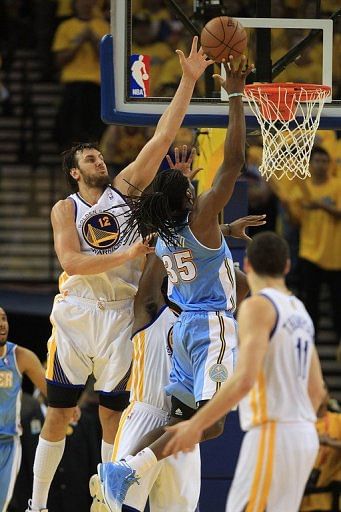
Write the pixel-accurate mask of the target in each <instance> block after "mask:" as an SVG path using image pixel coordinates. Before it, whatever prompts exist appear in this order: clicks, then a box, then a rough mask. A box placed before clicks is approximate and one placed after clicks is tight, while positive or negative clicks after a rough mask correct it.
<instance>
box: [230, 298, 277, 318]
mask: <svg viewBox="0 0 341 512" xmlns="http://www.w3.org/2000/svg"><path fill="white" fill-rule="evenodd" d="M241 315H242V316H244V315H247V316H252V317H254V318H255V319H260V318H262V319H265V318H268V317H272V316H276V315H277V308H276V306H275V304H274V302H273V301H272V300H271V299H270V298H269V297H267V296H266V295H260V294H255V295H251V297H248V298H247V299H244V300H243V301H242V303H241V305H240V306H239V310H238V316H239V317H240V316H241Z"/></svg>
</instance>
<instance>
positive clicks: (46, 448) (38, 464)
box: [31, 437, 65, 510]
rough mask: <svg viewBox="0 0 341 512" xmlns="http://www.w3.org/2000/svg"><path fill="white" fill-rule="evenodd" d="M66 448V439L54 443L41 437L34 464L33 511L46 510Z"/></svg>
mask: <svg viewBox="0 0 341 512" xmlns="http://www.w3.org/2000/svg"><path fill="white" fill-rule="evenodd" d="M64 448H65V438H64V439H62V440H61V441H56V442H54V441H46V440H45V439H43V438H42V437H39V443H38V446H37V451H36V456H35V459H34V464H33V475H34V478H33V494H32V505H31V507H32V510H40V509H42V508H46V505H47V497H48V494H49V490H50V485H51V482H52V480H53V477H54V474H55V472H56V470H57V467H58V466H59V463H60V461H61V458H62V457H63V453H64Z"/></svg>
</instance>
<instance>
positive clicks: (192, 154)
mask: <svg viewBox="0 0 341 512" xmlns="http://www.w3.org/2000/svg"><path fill="white" fill-rule="evenodd" d="M196 152H197V151H196V149H195V148H192V149H191V152H190V155H189V157H188V160H187V163H188V165H191V163H192V162H193V158H194V157H195V155H196Z"/></svg>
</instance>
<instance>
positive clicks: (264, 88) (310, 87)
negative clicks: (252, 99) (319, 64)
mask: <svg viewBox="0 0 341 512" xmlns="http://www.w3.org/2000/svg"><path fill="white" fill-rule="evenodd" d="M281 89H282V90H284V91H287V93H289V94H290V95H294V94H296V93H299V92H301V91H305V92H307V93H308V94H309V97H310V99H315V98H318V96H319V93H320V92H321V91H324V92H325V93H326V95H329V94H330V93H331V87H330V86H329V85H322V84H321V85H320V84H304V83H296V82H273V83H270V82H269V83H253V84H248V85H245V88H244V92H245V95H246V96H248V93H249V92H252V93H253V95H254V96H256V97H257V96H258V97H260V95H261V93H263V94H267V95H268V96H269V97H271V96H277V95H278V91H280V90H281Z"/></svg>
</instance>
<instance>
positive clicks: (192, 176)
mask: <svg viewBox="0 0 341 512" xmlns="http://www.w3.org/2000/svg"><path fill="white" fill-rule="evenodd" d="M202 170H203V167H198V169H194V171H192V173H191V180H192V179H193V178H195V176H196V175H197V174H198V172H200V171H202Z"/></svg>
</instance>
